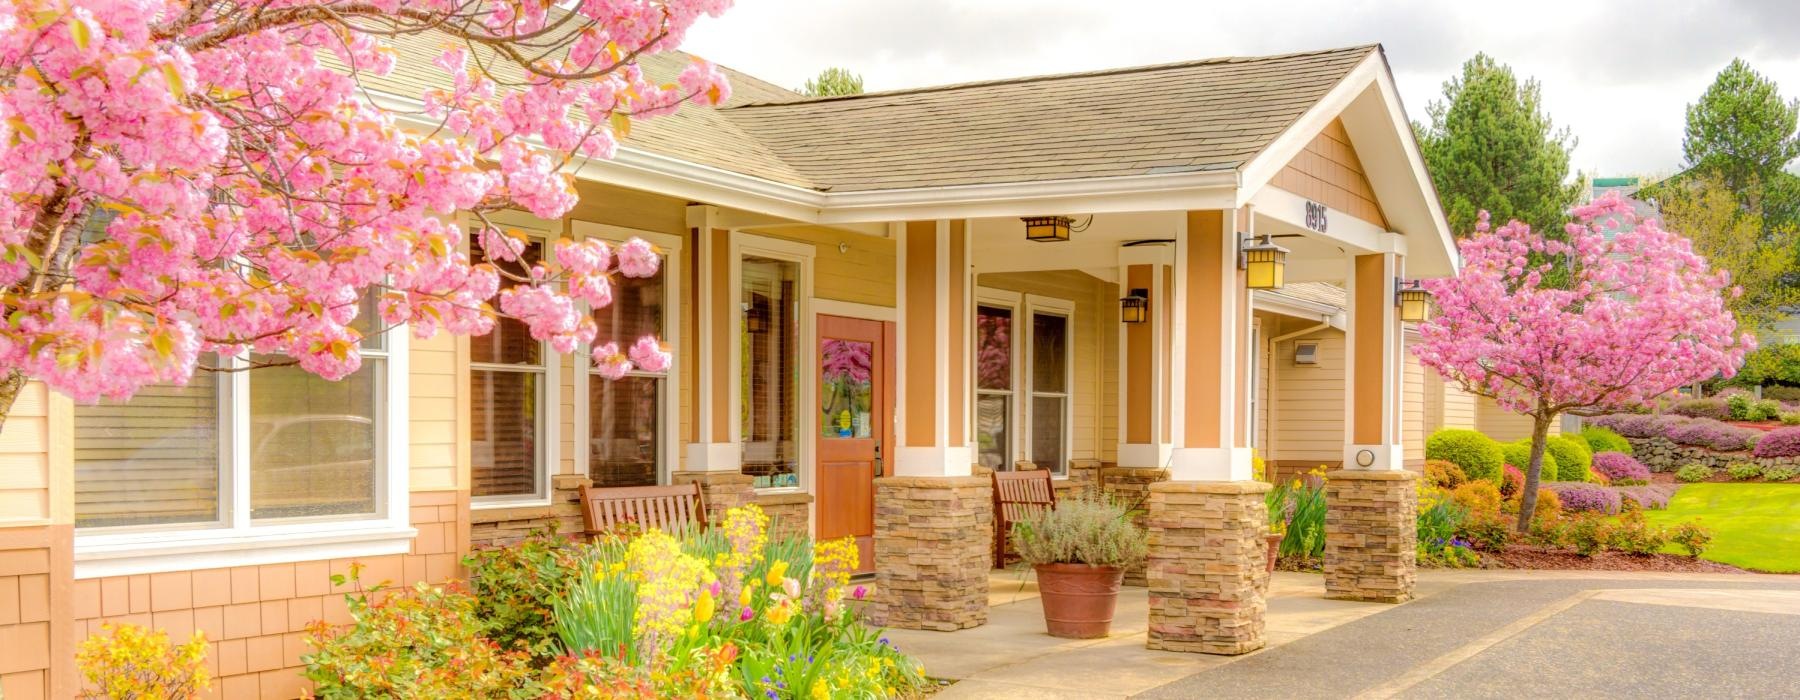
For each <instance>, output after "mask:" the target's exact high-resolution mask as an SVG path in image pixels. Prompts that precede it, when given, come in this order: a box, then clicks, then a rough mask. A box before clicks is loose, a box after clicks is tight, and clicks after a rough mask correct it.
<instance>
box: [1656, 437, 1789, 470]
mask: <svg viewBox="0 0 1800 700" xmlns="http://www.w3.org/2000/svg"><path fill="white" fill-rule="evenodd" d="M1625 441H1626V442H1629V443H1631V453H1632V454H1631V456H1633V457H1636V458H1637V460H1638V461H1639V462H1643V463H1644V466H1646V467H1649V468H1650V471H1653V472H1672V471H1675V470H1677V469H1680V468H1682V467H1684V466H1687V465H1689V464H1702V465H1705V466H1708V467H1712V468H1714V469H1724V468H1726V467H1728V466H1731V465H1733V464H1738V463H1740V462H1748V463H1750V464H1755V465H1758V466H1761V467H1763V468H1764V469H1767V468H1769V467H1788V468H1793V469H1800V457H1757V456H1755V455H1753V454H1751V453H1749V452H1715V451H1713V450H1709V449H1706V448H1704V447H1694V446H1692V445H1679V444H1676V443H1675V441H1673V440H1670V439H1668V438H1664V437H1653V438H1634V437H1628V438H1625Z"/></svg>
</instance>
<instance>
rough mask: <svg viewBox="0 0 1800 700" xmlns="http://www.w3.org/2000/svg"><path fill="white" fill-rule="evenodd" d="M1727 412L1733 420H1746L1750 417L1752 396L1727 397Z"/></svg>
mask: <svg viewBox="0 0 1800 700" xmlns="http://www.w3.org/2000/svg"><path fill="white" fill-rule="evenodd" d="M1725 410H1726V411H1728V412H1729V413H1730V416H1731V419H1732V420H1746V419H1748V418H1749V417H1750V395H1749V394H1732V395H1730V396H1727V397H1725Z"/></svg>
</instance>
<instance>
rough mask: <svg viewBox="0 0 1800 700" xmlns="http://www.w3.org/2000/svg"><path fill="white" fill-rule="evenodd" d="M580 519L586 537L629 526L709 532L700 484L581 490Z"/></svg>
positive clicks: (588, 487)
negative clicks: (706, 530) (585, 527)
mask: <svg viewBox="0 0 1800 700" xmlns="http://www.w3.org/2000/svg"><path fill="white" fill-rule="evenodd" d="M581 518H582V520H583V521H585V522H586V524H587V534H589V535H597V534H600V533H603V532H606V531H608V530H612V529H615V528H617V527H619V526H621V525H624V524H626V523H636V524H637V526H638V527H641V528H644V529H646V530H648V529H657V530H662V531H664V532H670V533H679V532H683V531H687V530H704V529H706V503H705V502H704V501H703V500H702V499H701V497H700V484H697V483H690V484H676V485H673V486H613V487H600V488H595V487H592V486H583V487H581Z"/></svg>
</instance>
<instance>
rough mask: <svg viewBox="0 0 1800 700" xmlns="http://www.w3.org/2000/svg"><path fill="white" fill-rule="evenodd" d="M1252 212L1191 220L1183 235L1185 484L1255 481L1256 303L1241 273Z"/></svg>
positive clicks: (1178, 476) (1179, 409)
mask: <svg viewBox="0 0 1800 700" xmlns="http://www.w3.org/2000/svg"><path fill="white" fill-rule="evenodd" d="M1248 218H1249V214H1248V211H1247V210H1243V209H1236V210H1207V211H1192V212H1188V213H1187V216H1186V217H1185V220H1184V221H1183V222H1182V223H1183V224H1184V226H1182V227H1181V228H1180V230H1178V232H1177V237H1176V240H1177V246H1176V260H1175V303H1176V309H1175V314H1176V323H1175V328H1174V334H1175V343H1174V346H1173V348H1172V354H1173V358H1172V359H1173V372H1172V374H1173V381H1172V382H1171V389H1172V392H1173V396H1172V397H1171V398H1172V401H1171V412H1172V413H1173V414H1174V416H1175V419H1174V421H1173V423H1174V428H1175V431H1174V432H1175V435H1174V442H1175V448H1174V450H1173V455H1172V456H1171V459H1170V467H1169V469H1170V478H1171V479H1174V480H1177V481H1241V480H1246V479H1249V478H1250V476H1251V473H1250V439H1249V420H1248V415H1247V411H1248V407H1249V402H1248V399H1249V381H1248V378H1247V377H1246V376H1245V373H1246V372H1247V371H1248V369H1249V366H1250V363H1249V352H1250V347H1249V327H1250V297H1249V291H1248V290H1247V289H1245V288H1244V279H1243V271H1241V270H1239V269H1238V265H1237V248H1238V243H1237V239H1238V233H1239V231H1242V230H1245V229H1246V228H1247V227H1248V221H1247V219H1248Z"/></svg>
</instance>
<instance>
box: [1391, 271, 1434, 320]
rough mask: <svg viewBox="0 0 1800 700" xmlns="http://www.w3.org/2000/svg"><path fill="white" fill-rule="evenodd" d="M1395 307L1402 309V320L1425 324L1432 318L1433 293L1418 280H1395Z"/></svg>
mask: <svg viewBox="0 0 1800 700" xmlns="http://www.w3.org/2000/svg"><path fill="white" fill-rule="evenodd" d="M1394 305H1395V306H1398V307H1400V320H1402V321H1405V322H1407V323H1424V322H1425V321H1426V320H1427V319H1430V318H1431V292H1428V291H1425V287H1424V286H1423V285H1421V284H1419V281H1418V280H1413V281H1411V282H1407V281H1406V280H1403V279H1399V278H1395V279H1394Z"/></svg>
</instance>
